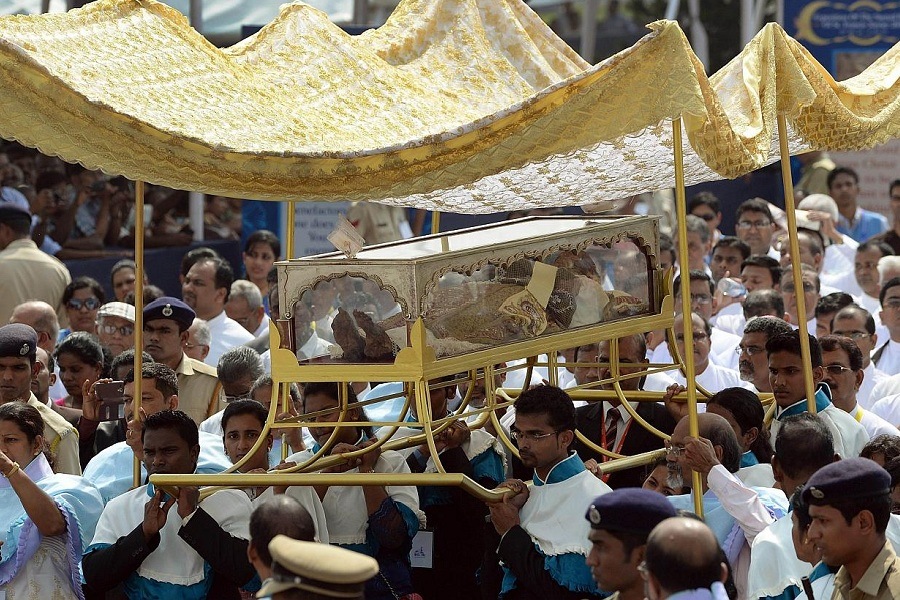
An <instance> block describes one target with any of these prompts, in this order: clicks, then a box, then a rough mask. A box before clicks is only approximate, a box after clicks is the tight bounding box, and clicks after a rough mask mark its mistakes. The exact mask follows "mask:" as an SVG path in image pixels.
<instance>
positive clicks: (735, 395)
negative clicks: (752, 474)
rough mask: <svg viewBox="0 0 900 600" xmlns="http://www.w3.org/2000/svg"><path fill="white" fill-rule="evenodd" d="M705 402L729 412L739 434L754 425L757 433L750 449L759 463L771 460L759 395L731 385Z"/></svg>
mask: <svg viewBox="0 0 900 600" xmlns="http://www.w3.org/2000/svg"><path fill="white" fill-rule="evenodd" d="M706 403H707V406H708V405H710V404H718V405H719V406H721V407H722V408H724V409H725V410H727V411H728V412H730V413H731V416H732V417H734V420H735V422H736V423H737V424H738V427H740V429H741V435H743V434H745V433H747V431H749V430H750V429H752V428H754V427H756V430H757V432H758V433H757V435H756V439H755V440H754V441H753V444H752V445H751V447H750V451H751V452H753V455H754V456H755V457H756V459H757V460H758V461H759V462H761V463H768V462H771V461H772V453H773V450H772V444H771V443H770V442H769V430H768V429H767V428H766V426H765V423H764V421H765V417H766V411H765V409H764V408H763V405H762V402H760V401H759V396H757V395H756V394H754V393H753V392H751V391H750V390H747V389H744V388H739V387H732V388H725V389H724V390H721V391H719V392H717V393H716V394H714V395H713V396H712V397H711V398H710V399H709V400H707V401H706Z"/></svg>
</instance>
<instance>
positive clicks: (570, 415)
mask: <svg viewBox="0 0 900 600" xmlns="http://www.w3.org/2000/svg"><path fill="white" fill-rule="evenodd" d="M515 407H516V414H517V415H547V421H548V422H549V424H550V426H551V427H552V428H553V429H554V430H555V431H575V405H574V404H573V403H572V398H570V397H569V395H568V394H567V393H565V392H564V391H563V390H561V389H559V388H558V387H555V386H552V385H538V386H535V387H533V388H531V389H529V390H525V391H524V392H522V394H521V395H520V396H519V398H518V399H517V400H516V404H515Z"/></svg>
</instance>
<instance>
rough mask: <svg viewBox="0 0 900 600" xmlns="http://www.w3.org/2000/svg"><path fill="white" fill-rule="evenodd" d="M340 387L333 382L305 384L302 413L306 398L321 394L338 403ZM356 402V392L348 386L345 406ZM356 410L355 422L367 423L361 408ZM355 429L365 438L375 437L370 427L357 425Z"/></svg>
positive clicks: (304, 409) (304, 408)
mask: <svg viewBox="0 0 900 600" xmlns="http://www.w3.org/2000/svg"><path fill="white" fill-rule="evenodd" d="M340 385H341V384H339V383H336V382H334V381H313V382H311V383H307V384H306V385H305V386H303V412H304V413H305V412H306V397H307V396H313V395H316V394H323V395H325V396H328V397H329V398H331V399H332V400H334V401H335V402H340V398H341V396H340V388H339V387H338V386H340ZM356 402H359V399H358V398H357V397H356V392H354V391H353V386H351V385H348V386H347V405H348V406H349V405H352V404H354V403H356ZM357 410H358V411H359V415H360V416H359V418H358V419H356V420H357V421H368V418H367V417H366V412H365V411H364V410H363V409H362V408H359V409H357ZM357 427H358V428H359V429H360V430H362V431H363V432H364V433H365V434H366V436H367V437H369V438H372V437H375V433H374V431H373V429H372V427H370V426H362V425H358V426H357Z"/></svg>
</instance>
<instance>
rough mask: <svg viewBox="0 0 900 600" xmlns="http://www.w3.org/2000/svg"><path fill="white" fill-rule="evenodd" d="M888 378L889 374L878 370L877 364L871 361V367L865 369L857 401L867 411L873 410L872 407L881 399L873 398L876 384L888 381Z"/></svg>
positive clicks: (857, 393)
mask: <svg viewBox="0 0 900 600" xmlns="http://www.w3.org/2000/svg"><path fill="white" fill-rule="evenodd" d="M888 377H889V376H888V374H887V373H885V372H884V371H882V370H881V369H878V368H876V367H875V363H873V362H872V361H869V366H867V367H866V368H865V369H863V382H862V385H860V386H859V389H858V390H857V391H856V401H857V402H859V403H860V405H861V406H862V407H863V408H865V409H866V410H869V409H871V408H872V405H873V404H875V402H876V401H877V400H879V399H880V398H874V397H872V390H874V389H875V385H876V384H878V383H881V382H882V381H884V380H885V379H888Z"/></svg>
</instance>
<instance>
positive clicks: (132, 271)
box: [109, 258, 150, 302]
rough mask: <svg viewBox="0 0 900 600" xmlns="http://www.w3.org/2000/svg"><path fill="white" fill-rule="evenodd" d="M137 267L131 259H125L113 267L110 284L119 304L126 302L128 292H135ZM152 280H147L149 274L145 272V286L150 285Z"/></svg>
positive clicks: (110, 273)
mask: <svg viewBox="0 0 900 600" xmlns="http://www.w3.org/2000/svg"><path fill="white" fill-rule="evenodd" d="M136 273H137V265H136V264H135V262H134V261H133V260H131V259H130V258H123V259H122V260H120V261H119V262H117V263H116V264H114V265H113V268H112V270H110V272H109V277H110V283H111V284H112V289H113V294H115V296H116V300H117V301H118V302H125V296H127V295H128V292H133V291H134V286H135V281H137V275H136ZM149 284H150V280H149V279H148V278H147V272H146V270H145V271H144V285H145V286H146V285H149Z"/></svg>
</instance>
